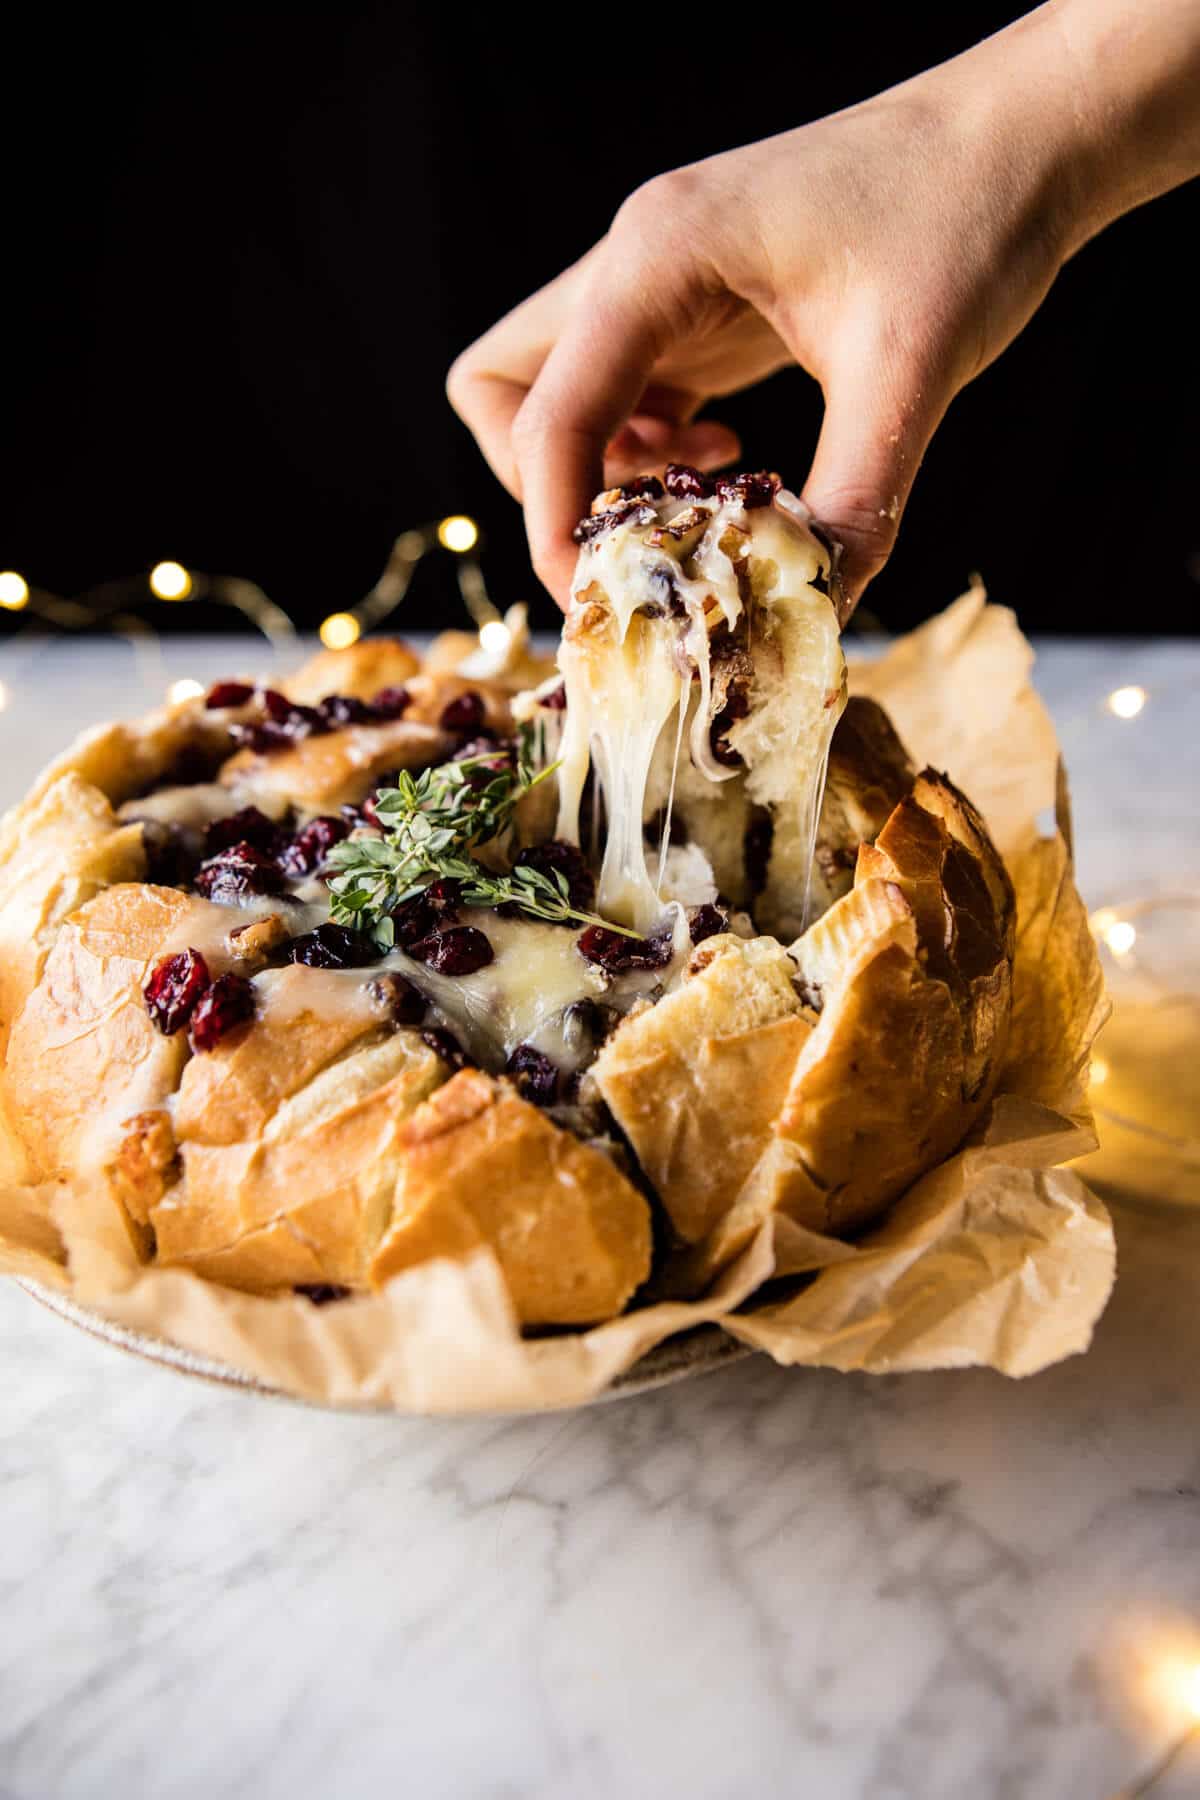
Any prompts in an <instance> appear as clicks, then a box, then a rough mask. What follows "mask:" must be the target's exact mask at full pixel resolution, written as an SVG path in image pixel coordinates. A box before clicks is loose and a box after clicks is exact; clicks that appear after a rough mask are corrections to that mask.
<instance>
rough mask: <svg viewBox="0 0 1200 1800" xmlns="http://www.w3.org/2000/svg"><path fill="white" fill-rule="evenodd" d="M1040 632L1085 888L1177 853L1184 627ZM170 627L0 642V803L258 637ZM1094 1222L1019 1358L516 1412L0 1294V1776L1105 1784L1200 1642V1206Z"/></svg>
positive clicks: (247, 1784) (201, 1789) (703, 1797)
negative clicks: (243, 1375)
mask: <svg viewBox="0 0 1200 1800" xmlns="http://www.w3.org/2000/svg"><path fill="white" fill-rule="evenodd" d="M1042 648H1043V654H1042V657H1041V660H1040V662H1039V668H1038V679H1039V685H1040V686H1041V688H1042V691H1043V693H1044V694H1045V696H1046V698H1047V700H1048V702H1049V703H1050V705H1051V708H1052V710H1053V711H1054V713H1055V717H1056V720H1057V721H1058V723H1059V726H1060V730H1061V732H1062V735H1063V738H1064V743H1065V747H1066V749H1067V753H1068V756H1069V759H1070V762H1071V767H1072V776H1073V787H1074V795H1075V810H1076V819H1077V829H1078V833H1079V844H1080V871H1081V884H1082V886H1083V888H1084V891H1085V894H1086V897H1087V899H1088V901H1089V903H1090V904H1093V905H1099V904H1104V903H1108V902H1111V901H1113V900H1116V899H1118V898H1121V897H1123V896H1124V895H1126V894H1128V893H1131V892H1145V891H1149V890H1150V889H1152V888H1153V887H1154V885H1155V884H1156V883H1160V884H1161V883H1165V882H1168V881H1169V882H1171V883H1172V884H1173V885H1177V884H1179V883H1180V882H1181V881H1183V880H1185V879H1188V880H1192V881H1193V882H1195V881H1197V880H1200V838H1198V834H1197V833H1196V832H1195V828H1194V824H1193V823H1191V822H1190V815H1191V814H1192V813H1193V809H1194V804H1195V792H1196V768H1195V754H1196V750H1195V739H1196V731H1195V725H1194V719H1195V715H1196V697H1197V694H1198V693H1200V647H1191V646H1186V645H1179V644H1164V643H1158V644H1151V643H1126V644H1122V645H1116V644H1101V643H1096V642H1091V643H1084V644H1076V645H1072V646H1066V645H1063V644H1061V643H1050V644H1047V645H1045V646H1043V647H1042ZM160 654H161V657H162V659H163V660H162V663H159V662H157V661H154V660H150V661H147V662H146V663H145V664H144V665H143V666H141V667H138V666H136V665H135V663H134V660H133V658H132V656H131V654H130V653H129V652H128V651H127V650H124V649H122V648H120V647H119V646H116V645H87V646H84V645H76V646H71V647H64V646H57V647H54V648H52V649H48V650H45V651H43V652H40V653H38V654H36V655H33V656H28V657H25V659H24V660H22V657H21V656H19V655H18V653H17V651H16V650H15V649H14V648H13V647H12V646H11V645H10V646H6V647H4V648H2V649H0V683H3V684H4V694H5V697H6V700H7V708H6V710H5V711H4V712H3V713H0V744H2V745H3V758H2V759H0V802H2V803H7V801H8V800H10V799H12V798H15V797H16V796H17V794H18V793H19V792H20V791H21V790H22V789H23V787H24V786H25V784H26V783H27V781H28V779H29V777H30V776H31V775H32V774H33V772H34V770H35V768H36V767H37V766H38V765H39V764H40V763H41V762H42V761H43V760H45V759H46V758H47V757H48V756H49V755H50V754H52V753H53V751H54V750H56V749H57V748H58V747H59V746H60V745H61V743H62V741H63V739H64V736H65V735H66V733H67V731H68V730H69V729H70V728H72V727H75V726H81V725H83V724H85V723H87V722H89V721H90V720H92V719H94V718H99V717H103V716H105V715H108V714H112V713H118V712H123V711H137V710H139V709H140V708H141V707H142V706H143V705H145V704H146V703H147V702H148V701H149V700H150V699H151V698H153V697H154V696H155V694H156V693H157V692H158V691H161V688H162V686H163V685H165V681H166V679H168V678H171V679H174V678H176V677H178V676H181V675H195V676H197V677H198V678H200V679H206V678H209V677H211V676H214V675H216V674H217V673H220V672H224V671H227V670H228V668H229V667H230V664H231V662H232V663H233V664H234V665H242V664H244V663H245V662H246V661H247V660H251V661H252V662H253V661H254V660H256V659H255V658H250V659H248V658H247V656H246V655H245V654H244V653H243V654H240V655H239V654H235V653H234V652H233V651H232V650H231V648H230V646H229V645H228V643H226V644H222V643H220V642H219V641H216V640H211V639H210V640H207V641H206V642H203V643H201V642H199V641H189V640H186V639H181V640H175V641H174V642H172V643H168V644H167V645H166V646H165V648H164V649H163V651H162V652H161V653H159V652H155V653H153V655H154V657H158V656H159V655H160ZM22 655H24V653H22ZM1133 682H1137V683H1141V684H1142V685H1144V686H1145V687H1146V688H1147V689H1148V690H1149V693H1150V701H1149V704H1148V705H1147V707H1146V709H1145V712H1144V714H1143V715H1142V716H1141V717H1140V718H1139V719H1137V720H1134V721H1132V722H1130V723H1128V724H1126V725H1121V724H1118V723H1117V722H1116V721H1114V720H1113V719H1112V717H1111V715H1109V714H1107V713H1106V712H1105V711H1104V708H1103V698H1104V696H1105V694H1107V693H1108V692H1109V691H1110V690H1111V689H1113V688H1115V687H1118V686H1120V685H1123V684H1127V683H1133ZM1189 714H1190V720H1189ZM1187 756H1190V757H1191V758H1192V763H1191V769H1190V771H1188V770H1187V769H1186V768H1184V767H1183V762H1184V759H1185V757H1187ZM1181 819H1182V820H1184V821H1185V824H1184V825H1183V826H1182V827H1181V824H1180V820H1181ZM1117 1226H1118V1235H1119V1240H1120V1276H1119V1280H1118V1284H1117V1289H1116V1293H1115V1296H1114V1298H1113V1301H1112V1303H1111V1305H1110V1307H1109V1309H1108V1311H1107V1313H1106V1314H1105V1316H1104V1318H1103V1320H1102V1321H1101V1324H1100V1327H1099V1329H1098V1332H1097V1335H1096V1340H1095V1343H1094V1345H1093V1347H1092V1349H1091V1350H1090V1352H1089V1353H1088V1354H1087V1355H1086V1356H1084V1357H1078V1358H1075V1359H1074V1360H1072V1361H1070V1362H1067V1363H1065V1364H1062V1365H1060V1366H1059V1367H1057V1368H1055V1369H1052V1370H1050V1371H1048V1372H1047V1373H1045V1374H1043V1375H1040V1376H1037V1377H1035V1378H1033V1379H1031V1380H1028V1381H1025V1382H1010V1381H1006V1380H1004V1379H1003V1378H1002V1377H1000V1376H997V1375H994V1374H992V1373H990V1372H987V1371H979V1370H972V1371H963V1372H955V1373H945V1374H931V1375H923V1376H903V1377H894V1378H887V1379H882V1380H880V1379H872V1378H866V1377H856V1376H840V1375H836V1374H831V1373H825V1372H807V1371H802V1370H801V1371H790V1372H789V1371H786V1370H782V1369H778V1368H776V1367H774V1366H773V1365H772V1364H770V1363H768V1362H766V1361H765V1360H763V1359H761V1358H752V1359H750V1360H748V1361H746V1362H743V1363H739V1364H737V1365H735V1366H732V1367H728V1368H725V1369H723V1370H720V1371H718V1372H716V1373H713V1374H709V1375H706V1376H704V1377H703V1378H701V1379H697V1380H694V1381H690V1382H685V1383H683V1384H681V1385H678V1386H675V1387H670V1388H666V1389H662V1390H659V1391H658V1392H656V1393H652V1394H648V1395H644V1396H642V1397H639V1398H636V1399H629V1400H625V1401H621V1402H617V1403H613V1404H610V1405H607V1406H602V1407H598V1408H595V1409H591V1410H588V1411H585V1412H580V1413H577V1414H572V1415H566V1416H563V1415H557V1416H551V1417H546V1418H530V1419H509V1420H502V1421H478V1420H475V1421H463V1422H459V1421H450V1422H447V1421H424V1420H405V1419H398V1418H375V1417H339V1416H336V1415H331V1414H327V1413H321V1412H317V1411H313V1410H309V1409H307V1408H304V1407H300V1406H296V1405H292V1404H288V1403H285V1402H279V1401H271V1400H267V1399H260V1398H256V1397H254V1396H251V1395H246V1394H240V1393H237V1392H231V1391H228V1390H226V1389H222V1388H216V1387H209V1386H207V1385H205V1384H203V1383H201V1382H198V1381H191V1380H187V1379H185V1378H183V1377H181V1376H179V1375H176V1374H173V1373H170V1372H169V1371H166V1370H163V1369H160V1368H157V1367H153V1366H150V1365H148V1364H144V1363H141V1362H138V1361H135V1360H134V1359H132V1358H130V1357H127V1356H124V1355H123V1354H122V1353H121V1352H119V1351H117V1350H115V1349H112V1348H110V1347H108V1346H106V1345H103V1344H100V1343H97V1342H95V1341H94V1340H92V1339H91V1338H89V1337H86V1336H85V1335H83V1334H82V1333H80V1332H77V1331H75V1330H72V1329H71V1328H70V1327H69V1326H67V1325H66V1324H64V1323H62V1322H61V1321H60V1320H58V1319H57V1318H55V1317H53V1316H52V1315H50V1314H49V1313H47V1312H45V1311H44V1310H43V1309H41V1308H40V1307H39V1306H37V1305H36V1304H35V1303H34V1302H33V1301H32V1300H31V1299H30V1298H29V1297H28V1296H27V1295H25V1294H24V1293H22V1292H21V1291H20V1290H19V1289H17V1288H16V1287H15V1286H13V1285H12V1284H10V1283H5V1284H0V1346H2V1349H0V1354H2V1356H3V1365H2V1366H3V1399H2V1400H0V1505H2V1507H3V1514H2V1517H3V1525H2V1528H0V1593H2V1595H3V1604H2V1608H0V1621H2V1622H0V1800H98V1797H101V1796H103V1797H104V1800H108V1797H109V1796H114V1795H138V1796H143V1795H144V1796H148V1797H151V1800H193V1797H197V1800H199V1797H201V1796H203V1797H204V1800H211V1797H212V1796H214V1795H219V1796H221V1797H222V1800H241V1797H242V1796H246V1797H248V1800H249V1797H253V1800H307V1797H308V1796H314V1797H316V1796H322V1797H323V1796H325V1795H329V1794H337V1795H338V1796H339V1800H358V1797H359V1796H368V1795H371V1796H374V1795H376V1794H379V1793H384V1792H391V1791H396V1792H401V1793H404V1794H413V1795H418V1794H419V1795H422V1796H427V1797H428V1800H442V1797H443V1796H445V1797H454V1800H458V1797H460V1796H468V1797H471V1800H475V1797H479V1800H552V1797H553V1800H558V1797H559V1796H562V1795H566V1794H570V1795H571V1796H572V1800H616V1797H620V1800H660V1797H672V1800H673V1797H674V1796H689V1797H692V1800H727V1797H728V1800H740V1797H741V1796H743V1795H746V1794H749V1793H752V1792H759V1793H762V1794H765V1795H771V1796H775V1795H779V1796H783V1795H787V1796H793V1795H796V1796H804V1797H805V1800H1109V1797H1110V1796H1113V1795H1115V1794H1116V1793H1117V1792H1118V1790H1120V1789H1121V1788H1122V1787H1123V1786H1124V1785H1125V1784H1128V1783H1130V1782H1131V1781H1132V1780H1133V1779H1134V1777H1135V1776H1136V1775H1137V1774H1139V1773H1140V1772H1141V1771H1142V1770H1144V1769H1145V1768H1146V1767H1147V1766H1148V1765H1149V1764H1151V1763H1152V1762H1153V1761H1154V1759H1155V1758H1156V1756H1158V1755H1159V1754H1160V1753H1161V1752H1162V1751H1163V1750H1164V1749H1165V1748H1166V1747H1167V1745H1168V1744H1169V1743H1170V1742H1171V1740H1172V1739H1173V1738H1174V1737H1177V1736H1178V1735H1179V1733H1180V1732H1181V1731H1182V1729H1183V1726H1184V1724H1185V1722H1186V1717H1187V1715H1186V1711H1185V1709H1184V1705H1183V1699H1182V1695H1181V1692H1180V1688H1179V1683H1180V1680H1181V1678H1182V1677H1183V1675H1184V1674H1185V1673H1186V1671H1187V1670H1188V1669H1189V1668H1190V1667H1191V1666H1192V1665H1196V1664H1200V1406H1198V1404H1197V1401H1198V1389H1197V1370H1198V1368H1200V1213H1194V1214H1191V1215H1189V1214H1186V1213H1183V1212H1170V1211H1161V1210H1154V1209H1148V1210H1140V1211H1136V1212H1135V1211H1132V1210H1126V1211H1121V1212H1119V1213H1118V1214H1117ZM1149 1791H1150V1792H1151V1793H1152V1794H1153V1796H1154V1800H1184V1796H1195V1795H1197V1794H1200V1746H1196V1745H1193V1747H1192V1748H1191V1749H1189V1750H1185V1751H1184V1752H1183V1754H1181V1755H1180V1756H1179V1758H1178V1759H1177V1760H1176V1761H1175V1763H1174V1764H1173V1766H1172V1768H1171V1770H1170V1771H1169V1772H1168V1773H1167V1774H1166V1775H1165V1776H1164V1777H1163V1778H1162V1780H1161V1781H1159V1782H1158V1783H1156V1784H1155V1786H1154V1787H1153V1788H1152V1789H1151V1790H1149Z"/></svg>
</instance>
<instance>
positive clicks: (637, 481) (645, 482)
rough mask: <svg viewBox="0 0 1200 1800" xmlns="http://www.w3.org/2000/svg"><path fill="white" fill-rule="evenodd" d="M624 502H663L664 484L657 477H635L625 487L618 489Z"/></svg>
mask: <svg viewBox="0 0 1200 1800" xmlns="http://www.w3.org/2000/svg"><path fill="white" fill-rule="evenodd" d="M617 492H618V494H619V495H620V496H621V498H622V500H661V499H662V498H663V484H662V482H661V481H660V480H659V479H658V476H657V475H635V476H634V478H633V480H632V481H627V482H626V483H625V485H624V487H619V488H618V489H617Z"/></svg>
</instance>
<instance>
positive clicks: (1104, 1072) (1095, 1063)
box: [1092, 1056, 1108, 1087]
mask: <svg viewBox="0 0 1200 1800" xmlns="http://www.w3.org/2000/svg"><path fill="white" fill-rule="evenodd" d="M1107 1080H1108V1064H1107V1063H1106V1062H1105V1060H1104V1058H1103V1057H1102V1056H1093V1058H1092V1086H1093V1087H1101V1086H1102V1085H1103V1084H1104V1082H1106V1081H1107Z"/></svg>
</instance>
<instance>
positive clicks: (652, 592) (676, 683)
mask: <svg viewBox="0 0 1200 1800" xmlns="http://www.w3.org/2000/svg"><path fill="white" fill-rule="evenodd" d="M651 513H652V514H653V515H654V516H653V519H652V520H651V519H649V518H648V517H647V515H648V514H651ZM802 519H803V507H802V506H801V504H800V502H799V501H797V500H795V498H794V497H793V496H792V495H789V494H786V493H784V494H781V495H779V496H777V499H776V503H775V504H774V505H771V506H765V507H755V508H753V509H747V508H745V507H744V506H743V505H742V503H741V501H740V500H725V501H718V500H716V499H712V500H706V501H699V502H694V501H678V500H671V499H665V500H662V501H659V502H657V503H654V504H652V505H650V504H648V505H646V506H644V507H642V508H640V509H639V511H638V513H636V514H634V515H633V516H632V518H630V519H628V520H625V521H623V522H620V523H616V524H614V525H612V526H611V527H609V528H608V529H607V530H604V531H601V532H599V533H598V534H597V535H596V536H595V537H593V538H592V539H591V540H590V541H589V542H587V543H585V544H584V546H583V548H582V549H581V551H580V555H579V563H578V566H577V569H576V575H575V582H574V585H573V589H572V606H571V610H570V612H569V614H568V618H567V624H566V628H565V630H564V633H563V641H562V646H561V649H560V653H559V667H560V668H561V670H562V674H563V679H564V682H565V685H566V697H567V709H566V716H565V721H564V727H563V737H562V743H561V748H560V755H561V759H562V762H561V768H560V772H559V817H558V831H557V834H558V836H559V837H560V838H565V839H567V840H568V841H569V842H573V843H578V842H579V812H580V802H581V798H582V794H583V787H584V782H585V780H586V777H587V773H588V769H589V766H590V767H592V768H593V769H594V770H595V776H596V781H597V784H598V787H599V789H600V791H601V793H602V795H603V799H604V806H605V812H606V822H607V833H608V835H607V841H606V845H605V852H604V861H603V866H602V868H601V871H600V882H599V890H598V895H597V909H598V910H599V911H600V912H601V913H602V914H603V915H604V916H605V917H606V918H612V919H615V920H618V921H620V922H621V923H623V924H628V925H632V926H633V927H634V928H635V929H636V930H638V931H642V932H646V931H649V930H650V929H651V928H652V927H653V926H654V925H655V923H656V922H657V921H658V920H660V919H661V918H662V915H663V911H664V903H663V897H662V893H661V890H660V889H659V888H658V887H656V885H655V881H654V880H653V879H652V877H651V873H650V870H649V868H648V867H647V859H646V852H645V845H644V840H643V821H644V818H645V815H646V811H647V804H646V790H647V784H648V782H649V780H650V772H651V766H652V763H653V762H654V760H655V751H656V748H657V747H658V745H659V741H660V739H661V738H662V736H663V734H664V731H665V729H666V728H667V727H668V722H669V721H670V722H673V729H674V734H675V740H676V741H675V754H674V757H673V759H672V762H671V777H670V783H669V787H668V801H667V820H668V826H667V830H665V831H664V843H663V845H662V847H661V848H660V852H659V856H658V857H657V858H656V863H657V864H658V865H660V866H661V867H662V868H663V869H664V871H665V870H666V869H667V868H668V867H669V866H670V860H671V859H670V855H669V847H668V845H667V843H666V837H667V835H668V831H669V819H670V805H671V798H672V796H673V794H674V786H675V773H676V770H677V768H678V762H679V755H680V750H681V746H682V741H683V738H684V734H685V727H686V735H687V741H688V747H689V754H690V759H691V762H692V764H693V765H694V767H695V768H696V769H697V770H698V771H699V772H700V773H701V774H702V775H703V776H704V777H705V778H707V780H708V781H709V782H725V781H729V780H732V779H735V778H740V779H742V780H743V781H744V782H745V783H746V785H747V789H748V791H749V793H750V796H751V798H752V799H754V800H755V801H760V800H761V801H762V802H764V803H767V802H770V801H772V800H776V799H777V798H779V797H781V796H786V795H788V794H798V793H800V791H801V790H802V793H803V795H804V796H807V798H806V799H804V798H803V797H802V798H801V805H800V808H799V814H800V816H801V817H802V818H803V821H804V826H803V834H804V835H805V836H806V837H807V838H808V839H809V840H811V839H812V838H813V837H814V836H815V830H816V821H817V814H818V812H819V809H820V793H821V788H822V785H823V781H824V768H825V759H826V755H827V753H828V746H829V739H830V737H831V736H832V732H833V727H834V725H835V724H836V722H837V718H838V716H839V713H840V711H841V705H842V703H844V686H845V666H844V663H843V660H842V655H841V648H840V644H839V642H838V634H837V626H836V620H835V618H834V614H833V609H832V606H831V604H830V601H829V598H828V596H827V595H826V594H824V593H822V592H821V591H820V590H819V589H818V588H816V587H815V586H814V585H813V583H814V582H815V581H816V580H818V579H820V578H822V577H824V578H828V576H829V570H830V561H829V555H828V552H827V551H826V550H825V548H824V546H823V545H821V544H820V543H819V542H818V540H817V539H816V538H815V537H814V536H813V534H812V533H811V532H810V531H809V530H808V529H807V527H806V526H805V525H804V524H803V522H802ZM748 603H751V604H752V607H753V615H754V617H753V620H752V621H748V624H751V623H752V624H753V626H754V629H755V631H756V632H758V633H759V634H760V638H761V639H765V641H756V642H755V644H754V646H753V654H754V658H755V689H756V692H755V694H754V697H753V705H752V708H751V717H749V718H747V719H745V720H742V721H740V722H739V724H738V725H737V726H736V727H734V729H733V730H731V731H730V733H729V741H730V743H731V745H732V746H733V748H735V749H736V750H738V751H739V753H740V754H741V756H742V758H743V766H741V767H733V768H730V767H727V766H725V765H723V764H722V763H720V762H718V761H717V760H716V758H715V757H714V755H713V752H712V746H711V742H710V734H711V730H712V718H713V712H714V705H713V698H712V695H713V684H712V657H711V652H710V634H711V632H712V631H713V629H715V628H718V627H719V626H720V625H722V624H724V625H726V626H728V627H729V629H730V630H731V631H732V630H733V629H734V628H735V627H736V626H737V625H738V623H739V621H740V620H741V618H742V615H743V613H744V612H745V610H746V607H747V604H748ZM768 676H770V677H773V678H774V680H775V682H776V684H777V691H776V692H775V693H773V694H772V695H771V696H770V697H769V698H767V699H766V700H765V703H764V694H763V693H760V692H758V691H757V690H758V689H760V688H763V689H765V686H766V682H767V679H768ZM760 752H761V755H760ZM759 762H761V763H762V764H763V765H764V766H763V767H762V768H761V769H760V768H759V767H758V766H757V764H758V763H759ZM811 857H812V843H811V841H810V842H809V845H808V861H809V863H810V864H811Z"/></svg>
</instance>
